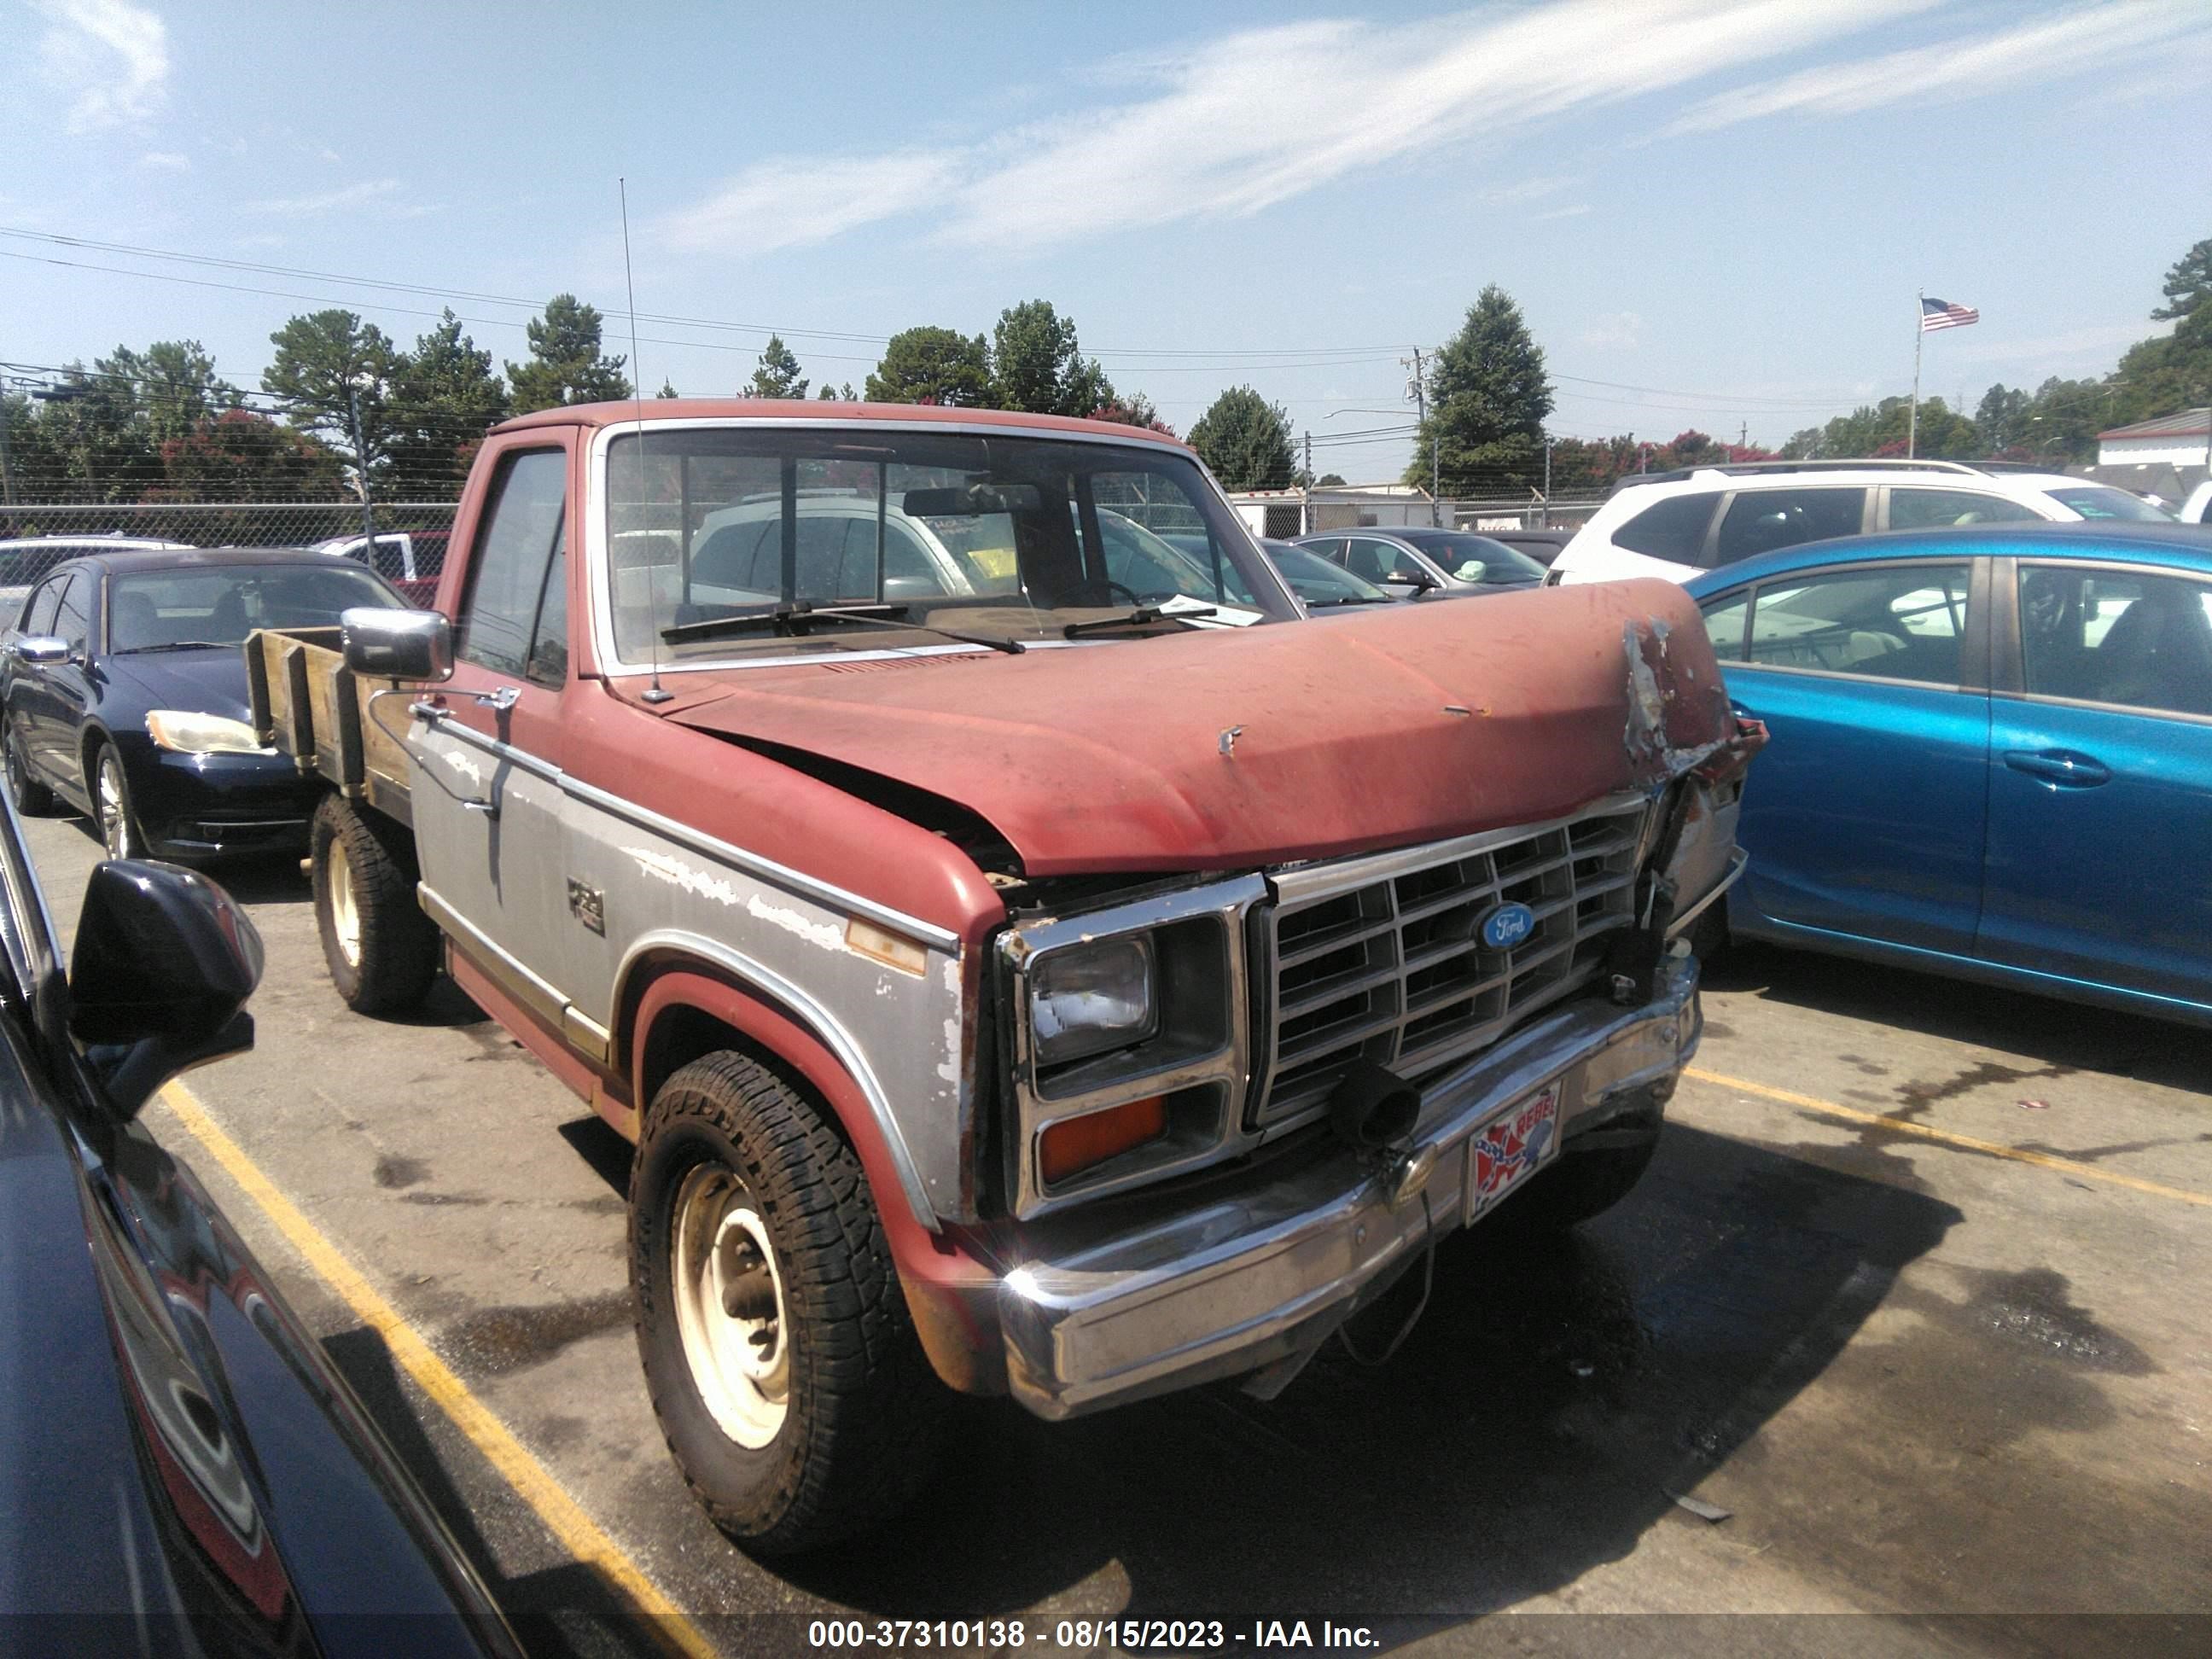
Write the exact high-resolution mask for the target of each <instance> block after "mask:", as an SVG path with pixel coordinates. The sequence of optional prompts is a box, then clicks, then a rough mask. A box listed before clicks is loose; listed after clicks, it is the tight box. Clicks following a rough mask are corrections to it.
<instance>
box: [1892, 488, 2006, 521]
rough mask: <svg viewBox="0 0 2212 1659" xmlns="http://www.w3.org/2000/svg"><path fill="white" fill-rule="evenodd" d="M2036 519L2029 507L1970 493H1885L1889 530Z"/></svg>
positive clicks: (1915, 490) (1945, 491)
mask: <svg viewBox="0 0 2212 1659" xmlns="http://www.w3.org/2000/svg"><path fill="white" fill-rule="evenodd" d="M2037 516H2038V514H2037V513H2036V512H2035V510H2034V509H2033V507H2023V506H2022V505H2021V503H2020V502H2018V501H2008V500H2007V499H2006V498H2005V497H2004V496H2002V495H1987V494H1984V493H1983V492H1982V491H1979V490H1972V489H1909V488H1905V487H1895V488H1893V489H1891V490H1890V492H1889V527H1890V528H1891V529H1892V530H1931V529H1935V528H1937V527H1939V526H1950V525H1965V524H2019V523H2021V522H2022V521H2023V520H2032V519H2034V518H2036V517H2037Z"/></svg>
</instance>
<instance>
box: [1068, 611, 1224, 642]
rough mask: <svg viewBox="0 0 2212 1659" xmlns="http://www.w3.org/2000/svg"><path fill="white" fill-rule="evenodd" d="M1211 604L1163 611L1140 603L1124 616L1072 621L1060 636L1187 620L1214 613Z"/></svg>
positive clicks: (1077, 635)
mask: <svg viewBox="0 0 2212 1659" xmlns="http://www.w3.org/2000/svg"><path fill="white" fill-rule="evenodd" d="M1214 611H1215V607H1213V606H1212V605H1200V607H1199V608H1198V609H1196V610H1194V611H1164V610H1161V609H1160V608H1159V607H1158V606H1157V605H1139V606H1138V607H1137V608H1136V609H1135V610H1134V611H1130V612H1129V613H1128V615H1127V616H1125V617H1092V618H1091V620H1090V621H1088V622H1072V623H1068V624H1067V626H1066V627H1065V628H1063V629H1060V635H1061V637H1063V638H1065V639H1071V640H1079V639H1081V638H1082V637H1083V636H1084V635H1085V634H1101V633H1103V632H1104V631H1105V630H1106V629H1109V628H1134V627H1139V626H1141V625H1142V624H1144V623H1156V622H1189V621H1191V620H1193V619H1194V618H1195V617H1211V616H1212V615H1213V614H1214Z"/></svg>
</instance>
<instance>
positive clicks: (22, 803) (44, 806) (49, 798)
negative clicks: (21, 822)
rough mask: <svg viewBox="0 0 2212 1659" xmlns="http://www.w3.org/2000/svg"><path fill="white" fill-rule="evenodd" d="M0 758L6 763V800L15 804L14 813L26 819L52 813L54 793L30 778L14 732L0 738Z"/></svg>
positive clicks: (29, 772)
mask: <svg viewBox="0 0 2212 1659" xmlns="http://www.w3.org/2000/svg"><path fill="white" fill-rule="evenodd" d="M0 757H5V760H6V763H7V768H8V798H9V799H10V800H12V801H14V802H15V811H17V812H19V813H21V815H22V816H23V817H27V818H36V817H45V816H46V814H47V813H49V812H51V811H53V810H54V792H53V791H52V790H51V789H49V788H47V787H46V785H45V784H43V783H40V782H39V781H37V780H36V779H34V778H33V777H32V775H31V769H30V766H29V764H28V763H27V762H26V761H25V760H24V759H23V750H22V748H21V745H20V744H18V742H17V741H16V738H15V733H14V732H9V734H8V735H7V737H5V738H0Z"/></svg>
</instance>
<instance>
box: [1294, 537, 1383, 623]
mask: <svg viewBox="0 0 2212 1659" xmlns="http://www.w3.org/2000/svg"><path fill="white" fill-rule="evenodd" d="M1261 546H1262V547H1264V548H1266V549H1267V556H1268V557H1269V558H1271V559H1273V561H1274V562H1275V568H1276V569H1278V570H1279V571H1281V572H1282V573H1283V580H1285V581H1286V582H1288V583H1290V585H1291V592H1293V593H1295V594H1297V596H1298V598H1299V599H1303V600H1304V601H1305V603H1306V605H1308V606H1309V607H1310V608H1313V609H1319V608H1320V607H1322V606H1323V605H1390V604H1395V600H1393V599H1392V598H1391V597H1390V595H1389V593H1387V592H1384V591H1383V589H1381V588H1379V587H1377V586H1376V585H1375V584H1374V583H1373V582H1370V581H1369V580H1367V579H1366V578H1365V577H1364V576H1355V575H1353V574H1352V572H1350V571H1349V570H1346V568H1344V567H1343V566H1342V565H1340V564H1332V563H1330V562H1329V561H1328V560H1327V559H1324V558H1323V557H1322V556H1321V555H1320V554H1318V553H1316V552H1314V551H1313V550H1311V549H1310V548H1304V547H1295V546H1292V545H1291V544H1290V543H1289V542H1262V543H1261Z"/></svg>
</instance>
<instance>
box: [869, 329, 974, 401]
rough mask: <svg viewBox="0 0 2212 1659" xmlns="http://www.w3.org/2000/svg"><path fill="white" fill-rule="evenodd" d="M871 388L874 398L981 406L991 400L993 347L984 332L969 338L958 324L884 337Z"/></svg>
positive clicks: (870, 379) (905, 331)
mask: <svg viewBox="0 0 2212 1659" xmlns="http://www.w3.org/2000/svg"><path fill="white" fill-rule="evenodd" d="M866 397H867V400H868V402H870V403H872V404H944V405H945V406H946V407H947V408H951V409H978V408H981V407H983V406H985V405H986V404H988V403H989V402H990V400H991V359H990V349H989V348H988V347H987V346H986V345H985V344H984V343H983V337H982V336H981V335H980V334H978V335H976V336H975V337H974V338H972V339H970V338H969V337H967V336H965V335H963V334H962V333H960V332H959V331H957V329H950V328H909V329H904V330H902V331H900V332H898V333H896V334H894V335H892V336H891V337H890V339H889V340H888V341H886V342H885V343H884V356H883V361H882V362H878V364H877V365H876V368H875V372H874V373H873V374H870V375H869V376H868V381H867V386H866Z"/></svg>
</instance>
